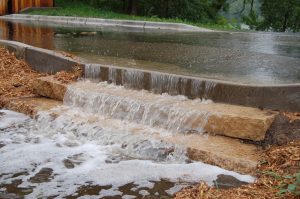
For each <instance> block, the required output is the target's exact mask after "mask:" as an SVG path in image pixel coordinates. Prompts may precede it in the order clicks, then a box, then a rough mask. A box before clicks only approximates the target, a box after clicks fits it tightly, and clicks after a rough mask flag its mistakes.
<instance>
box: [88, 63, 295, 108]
mask: <svg viewBox="0 0 300 199" xmlns="http://www.w3.org/2000/svg"><path fill="white" fill-rule="evenodd" d="M87 66H88V67H87ZM95 68H99V69H98V70H97V69H95ZM87 69H92V70H94V71H99V74H98V76H97V75H96V76H95V74H94V75H93V77H88V75H87V74H88V71H85V74H86V77H85V78H91V80H92V81H107V82H113V83H115V84H117V85H124V86H126V87H129V88H132V89H144V90H150V91H153V92H156V93H163V92H167V93H169V94H171V95H185V96H187V97H188V98H190V99H194V98H201V99H211V100H213V101H214V102H219V103H228V104H234V105H242V106H250V107H255V108H267V109H273V110H284V111H291V112H295V111H297V112H299V111H300V83H297V84H281V85H247V84H240V83H235V82H228V81H220V80H213V79H206V78H198V77H190V76H184V75H176V74H168V73H162V72H156V71H149V70H143V69H133V68H125V67H115V66H110V65H101V64H86V67H85V70H87ZM109 73H111V74H115V77H111V76H110V75H109ZM130 73H131V74H134V75H137V76H139V77H143V78H142V79H141V80H140V81H139V82H138V81H128V80H127V78H126V74H130ZM124 74H125V75H124ZM153 76H155V78H156V80H157V81H160V84H161V85H170V84H172V82H173V83H174V82H175V84H176V86H175V88H172V90H171V91H170V90H168V89H166V88H164V86H162V87H160V88H157V87H153V85H152V77H153ZM193 85H197V86H196V89H197V90H195V86H193Z"/></svg>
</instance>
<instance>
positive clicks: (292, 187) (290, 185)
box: [287, 184, 297, 193]
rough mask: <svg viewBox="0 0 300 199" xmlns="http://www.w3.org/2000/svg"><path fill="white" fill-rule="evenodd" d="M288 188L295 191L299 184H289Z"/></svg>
mask: <svg viewBox="0 0 300 199" xmlns="http://www.w3.org/2000/svg"><path fill="white" fill-rule="evenodd" d="M287 189H288V191H289V192H290V193H293V192H295V191H296V189H297V185H295V184H289V186H288V188H287Z"/></svg>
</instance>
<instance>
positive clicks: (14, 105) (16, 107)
mask: <svg viewBox="0 0 300 199" xmlns="http://www.w3.org/2000/svg"><path fill="white" fill-rule="evenodd" d="M59 105H62V102H61V101H57V100H53V99H49V98H45V97H28V98H16V99H12V100H10V101H6V102H5V103H4V106H3V108H6V109H9V110H12V111H16V112H20V113H24V114H26V115H29V116H31V117H34V116H35V115H36V114H37V113H38V112H39V111H47V110H50V109H51V108H53V107H55V106H59ZM0 108H1V107H0Z"/></svg>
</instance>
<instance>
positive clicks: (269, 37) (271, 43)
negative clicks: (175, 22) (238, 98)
mask: <svg viewBox="0 0 300 199" xmlns="http://www.w3.org/2000/svg"><path fill="white" fill-rule="evenodd" d="M0 24H2V26H3V27H4V28H3V31H2V34H1V33H0V35H1V36H0V38H3V39H11V40H16V41H21V42H24V43H27V44H31V45H34V46H38V47H43V48H48V49H54V50H63V51H68V52H71V53H74V54H76V55H78V56H81V57H84V58H86V59H87V60H89V61H90V62H98V63H101V64H111V65H116V64H117V65H118V66H129V67H136V68H145V69H151V70H158V71H164V72H169V73H170V72H171V73H177V74H185V75H192V76H197V77H208V78H213V79H220V80H231V81H235V82H241V83H247V84H264V85H266V84H268V85H269V84H284V83H297V82H299V81H300V74H299V73H300V70H299V67H300V36H299V35H297V34H277V33H276V34H275V33H235V32H212V33H151V34H149V33H145V32H117V31H110V30H109V29H108V30H107V29H105V28H104V29H96V28H94V29H91V28H90V29H86V28H80V27H61V26H60V27H59V26H55V27H51V26H49V24H48V25H47V26H46V25H43V24H33V23H11V22H3V21H0ZM8 24H10V25H9V26H8ZM20 30H22V34H20ZM89 32H90V33H93V34H82V33H89ZM31 38H34V39H31Z"/></svg>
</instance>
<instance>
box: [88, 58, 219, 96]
mask: <svg viewBox="0 0 300 199" xmlns="http://www.w3.org/2000/svg"><path fill="white" fill-rule="evenodd" d="M85 80H89V81H92V82H108V83H113V84H117V85H123V86H125V87H126V88H132V89H137V90H148V91H151V92H153V93H156V94H162V93H168V94H169V95H184V96H187V97H188V98H191V99H195V98H202V99H210V98H211V96H212V94H213V93H214V91H215V86H216V85H217V83H215V82H212V81H208V80H201V79H197V78H188V77H185V76H178V75H171V74H165V73H158V72H150V71H142V70H136V69H129V68H116V67H113V66H102V65H98V64H87V65H85Z"/></svg>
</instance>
